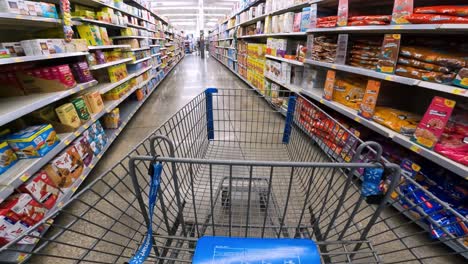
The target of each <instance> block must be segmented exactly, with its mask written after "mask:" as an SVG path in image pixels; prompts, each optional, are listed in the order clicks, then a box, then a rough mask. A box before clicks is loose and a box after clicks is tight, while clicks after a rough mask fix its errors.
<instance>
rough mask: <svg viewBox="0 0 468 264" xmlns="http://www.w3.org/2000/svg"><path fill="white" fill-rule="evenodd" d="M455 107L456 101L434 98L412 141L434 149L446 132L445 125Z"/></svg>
mask: <svg viewBox="0 0 468 264" xmlns="http://www.w3.org/2000/svg"><path fill="white" fill-rule="evenodd" d="M454 107H455V101H452V100H449V99H445V98H442V97H438V96H436V97H434V99H432V102H431V104H430V105H429V108H428V109H427V110H426V113H425V114H424V117H423V119H422V120H421V122H420V123H419V125H418V127H417V128H416V131H415V132H414V135H413V137H412V138H411V141H413V142H416V143H417V144H419V145H421V146H423V147H426V148H428V149H432V148H433V147H434V146H435V144H436V143H437V142H438V141H439V138H440V136H441V135H442V133H443V132H444V128H445V125H446V124H447V122H448V120H449V119H450V116H451V115H452V111H453V108H454Z"/></svg>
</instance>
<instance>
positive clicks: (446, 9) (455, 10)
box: [413, 5, 468, 17]
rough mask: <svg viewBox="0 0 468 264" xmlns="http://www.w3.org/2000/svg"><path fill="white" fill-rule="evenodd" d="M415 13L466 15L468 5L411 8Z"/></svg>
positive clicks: (467, 14) (467, 13)
mask: <svg viewBox="0 0 468 264" xmlns="http://www.w3.org/2000/svg"><path fill="white" fill-rule="evenodd" d="M413 12H414V13H415V14H444V15H451V16H461V17H466V16H468V6H457V5H444V6H425V7H417V8H415V9H414V10H413Z"/></svg>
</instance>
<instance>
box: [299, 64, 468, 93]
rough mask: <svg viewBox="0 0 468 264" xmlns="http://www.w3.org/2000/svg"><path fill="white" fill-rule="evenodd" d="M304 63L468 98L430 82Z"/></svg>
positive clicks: (455, 89) (357, 69)
mask: <svg viewBox="0 0 468 264" xmlns="http://www.w3.org/2000/svg"><path fill="white" fill-rule="evenodd" d="M305 63H307V64H310V65H314V66H319V67H325V68H329V69H333V70H339V71H344V72H349V73H355V74H359V75H364V76H368V77H372V78H376V79H380V80H385V81H390V82H396V83H401V84H406V85H410V86H419V87H423V88H427V89H431V90H435V91H439V92H444V93H449V94H454V95H459V96H462V97H468V90H467V89H463V88H458V87H456V86H451V85H445V84H438V83H431V82H426V81H421V80H416V79H412V78H407V77H402V76H398V75H394V74H387V73H380V72H376V71H373V70H368V69H363V68H358V67H353V66H349V65H343V64H336V63H328V62H320V61H314V60H306V61H305Z"/></svg>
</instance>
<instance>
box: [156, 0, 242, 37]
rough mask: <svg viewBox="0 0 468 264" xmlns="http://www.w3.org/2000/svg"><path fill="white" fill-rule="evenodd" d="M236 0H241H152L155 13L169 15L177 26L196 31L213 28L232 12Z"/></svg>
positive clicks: (170, 19)
mask: <svg viewBox="0 0 468 264" xmlns="http://www.w3.org/2000/svg"><path fill="white" fill-rule="evenodd" d="M236 2H239V0H174V1H171V0H152V1H151V4H152V9H153V11H154V12H155V13H157V14H161V15H162V16H165V17H167V19H168V20H169V21H170V23H171V24H173V25H174V26H176V27H177V28H179V29H181V30H185V31H189V32H190V31H192V32H196V31H198V30H201V29H212V28H213V27H214V26H215V25H216V23H217V22H218V20H219V19H222V18H224V17H225V15H226V14H229V13H231V9H232V7H233V6H234V4H235V3H236ZM199 14H203V15H199Z"/></svg>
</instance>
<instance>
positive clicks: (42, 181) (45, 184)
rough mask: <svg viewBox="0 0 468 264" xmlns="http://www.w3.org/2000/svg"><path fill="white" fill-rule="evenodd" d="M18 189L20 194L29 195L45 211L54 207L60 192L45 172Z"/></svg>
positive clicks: (41, 172)
mask: <svg viewBox="0 0 468 264" xmlns="http://www.w3.org/2000/svg"><path fill="white" fill-rule="evenodd" d="M19 189H20V191H22V192H25V193H29V194H31V195H32V196H33V197H34V198H36V200H38V201H39V202H41V203H42V205H44V207H45V208H47V209H51V208H52V207H53V206H54V205H55V203H56V202H57V199H58V195H59V192H60V191H59V189H58V188H57V187H56V186H55V184H54V182H53V181H52V180H51V179H50V177H49V175H47V173H46V172H45V171H40V172H38V173H37V174H36V175H35V176H33V178H32V179H31V180H30V181H29V182H27V183H25V184H23V185H22V186H21V187H20V188H19Z"/></svg>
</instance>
